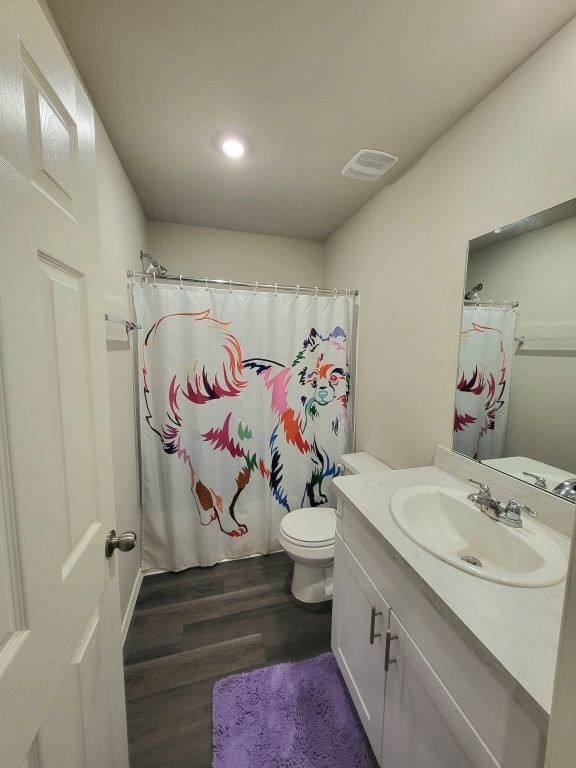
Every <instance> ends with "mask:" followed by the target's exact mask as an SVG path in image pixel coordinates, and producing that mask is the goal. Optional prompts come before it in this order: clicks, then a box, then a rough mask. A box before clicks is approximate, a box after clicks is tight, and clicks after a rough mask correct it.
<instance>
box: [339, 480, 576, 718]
mask: <svg viewBox="0 0 576 768" xmlns="http://www.w3.org/2000/svg"><path fill="white" fill-rule="evenodd" d="M414 485H436V486H441V487H446V488H455V489H460V490H472V487H471V486H470V485H469V484H468V483H464V482H462V481H461V480H458V479H457V478H455V477H453V476H452V475H449V474H448V473H446V472H444V471H442V470H441V469H438V468H437V467H421V468H416V469H403V470H392V471H389V472H378V473H374V474H367V475H349V476H346V477H339V478H337V479H336V480H335V481H334V486H335V487H336V489H337V493H338V495H339V496H341V497H342V499H343V501H344V502H345V503H346V505H347V506H351V507H353V508H354V509H355V510H356V511H357V512H358V513H360V514H361V515H363V516H364V518H365V519H366V520H367V521H368V522H369V523H370V524H371V526H372V527H373V528H374V529H375V531H376V532H377V533H378V534H379V535H380V536H381V537H383V539H384V541H383V545H386V544H387V545H389V546H392V547H393V549H394V550H395V554H396V555H397V556H399V559H400V563H401V564H402V565H403V566H404V567H405V568H408V569H410V570H412V571H414V572H415V573H416V574H417V575H418V576H420V579H421V580H422V581H423V582H424V585H423V587H424V588H428V589H430V590H431V591H432V592H433V593H434V598H435V599H439V600H440V601H441V603H442V604H443V607H445V608H446V609H447V610H444V611H443V614H444V615H445V617H447V618H448V620H449V619H450V617H451V616H453V617H454V618H455V621H454V626H455V627H456V628H457V629H458V628H459V627H460V623H462V624H464V625H465V626H466V627H467V628H468V630H470V631H471V632H472V634H473V635H474V636H475V637H476V638H477V639H478V641H479V642H480V643H481V646H482V650H485V651H487V652H488V654H489V656H490V657H491V659H490V660H491V661H492V662H496V664H497V665H501V666H502V667H504V669H505V670H506V671H507V672H508V673H509V675H511V676H512V678H513V679H514V680H515V681H516V682H517V683H518V684H519V685H520V686H521V688H522V689H523V691H524V692H525V693H526V694H527V696H529V697H530V699H531V700H532V702H535V703H536V704H537V705H538V708H541V710H543V711H544V713H546V714H547V715H549V714H550V708H551V705H552V692H553V687H554V672H555V666H556V656H557V653H558V641H559V636H560V624H561V620H562V607H563V601H564V590H565V585H566V582H565V581H563V582H561V583H560V584H556V585H554V586H552V587H539V588H527V587H511V586H507V585H503V584H497V583H495V582H491V581H487V580H485V579H480V578H477V577H476V576H473V575H471V574H469V573H466V572H465V571H461V570H460V569H458V568H455V567H453V566H451V565H449V564H448V563H445V562H443V561H442V560H439V559H438V558H436V557H434V555H431V554H429V553H428V552H426V551H425V550H424V549H422V548H421V547H419V546H418V545H417V544H416V543H415V542H413V541H412V540H411V539H410V538H408V536H407V535H406V534H405V533H404V532H403V531H402V530H401V529H400V528H399V527H398V525H397V524H396V522H395V521H394V519H393V518H392V515H391V513H390V498H391V497H392V496H393V495H394V494H395V493H396V491H398V490H400V489H401V488H407V487H409V486H414ZM480 514H481V513H480ZM547 531H548V532H549V533H550V534H551V535H552V536H554V538H555V539H556V540H557V541H558V543H559V545H560V546H561V547H562V549H564V550H565V551H566V553H568V551H569V547H570V541H569V539H568V538H567V537H565V536H562V535H560V534H558V533H556V532H555V531H553V530H552V529H550V528H547ZM396 560H397V561H398V557H396Z"/></svg>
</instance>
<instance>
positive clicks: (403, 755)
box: [379, 612, 499, 768]
mask: <svg viewBox="0 0 576 768" xmlns="http://www.w3.org/2000/svg"><path fill="white" fill-rule="evenodd" d="M389 631H390V635H391V637H392V638H393V639H392V641H391V643H390V661H389V665H388V673H387V675H386V696H385V706H384V731H383V735H382V749H381V751H380V753H379V754H380V755H381V759H380V764H381V765H382V766H386V768H498V766H499V763H498V762H497V761H496V759H495V758H494V756H493V755H492V753H491V752H490V750H489V749H488V747H487V746H486V745H485V744H484V742H483V741H482V739H481V738H480V736H479V735H478V733H477V732H476V730H475V728H474V727H473V725H472V724H471V723H470V721H469V720H468V718H467V717H466V716H465V715H464V713H463V712H462V710H461V709H460V707H459V706H458V704H457V703H456V702H455V701H454V699H453V697H452V696H451V694H450V692H449V691H448V689H447V688H446V686H445V685H444V684H443V683H442V681H441V680H440V678H439V677H438V675H437V674H436V673H435V672H434V670H433V669H432V667H431V666H430V664H429V663H428V661H427V660H426V658H425V657H424V655H423V653H422V652H421V651H420V650H419V648H418V647H417V646H416V644H415V643H414V641H413V640H412V638H411V637H410V635H409V634H408V633H407V632H406V630H405V629H404V627H403V626H402V624H401V623H400V621H399V620H398V618H397V617H396V615H395V614H394V612H392V613H391V615H390V630H389Z"/></svg>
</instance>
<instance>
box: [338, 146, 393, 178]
mask: <svg viewBox="0 0 576 768" xmlns="http://www.w3.org/2000/svg"><path fill="white" fill-rule="evenodd" d="M397 160H398V158H397V157H396V155H390V154H388V152H381V151H380V150H379V149H361V150H360V151H359V152H356V154H355V155H354V157H353V158H352V159H351V160H348V162H347V163H346V165H345V166H344V168H342V170H341V171H340V173H341V175H342V176H347V177H348V178H349V179H357V180H358V181H378V179H379V178H380V177H381V176H383V175H384V174H385V173H386V171H388V170H390V168H392V166H393V165H394V163H395V162H396V161H397Z"/></svg>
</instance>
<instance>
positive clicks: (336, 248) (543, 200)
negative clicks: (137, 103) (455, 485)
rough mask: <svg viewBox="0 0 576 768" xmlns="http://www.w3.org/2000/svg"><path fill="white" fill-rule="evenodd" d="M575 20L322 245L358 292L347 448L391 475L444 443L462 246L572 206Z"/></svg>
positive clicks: (330, 275)
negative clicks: (353, 418)
mask: <svg viewBox="0 0 576 768" xmlns="http://www.w3.org/2000/svg"><path fill="white" fill-rule="evenodd" d="M575 70H576V21H572V22H570V23H569V24H568V25H567V26H566V27H565V28H564V29H563V30H561V31H560V32H559V33H558V34H557V35H555V36H554V37H553V38H552V39H551V40H550V41H549V42H548V43H547V44H546V45H545V46H543V47H542V48H541V49H540V50H539V51H538V52H537V53H536V54H535V55H534V56H532V57H531V58H530V59H529V60H528V61H527V62H526V63H525V64H524V65H522V66H521V67H520V68H519V69H518V70H516V72H515V73H513V74H512V75H511V76H510V77H509V78H508V79H507V80H506V81H505V82H504V83H503V84H502V85H501V86H500V87H498V88H497V89H496V90H495V91H493V92H492V93H491V94H490V95H489V96H488V97H487V98H486V99H485V100H484V101H482V102H481V103H480V104H479V105H478V106H477V107H476V108H475V109H474V110H473V111H472V112H470V113H469V114H468V115H467V116H466V117H465V118H464V119H463V120H462V121H460V122H459V123H458V124H457V125H456V126H455V127H454V128H452V129H451V130H450V131H449V132H448V133H447V134H445V135H444V137H443V138H442V139H440V141H438V142H437V143H436V144H435V145H434V146H433V147H431V148H430V150H429V151H428V152H427V153H426V154H425V155H424V157H423V158H422V159H421V160H420V161H419V163H418V164H417V165H416V166H415V167H414V168H413V169H412V170H411V171H410V172H409V173H407V174H406V175H405V176H404V177H403V178H402V179H400V180H399V181H398V182H396V183H395V184H393V185H392V186H390V187H387V188H385V189H384V190H382V192H380V193H379V194H378V195H376V197H374V198H373V199H372V200H371V201H370V202H369V203H368V204H367V205H365V206H364V207H363V208H362V209H361V210H360V211H359V212H358V213H357V214H355V215H354V216H353V217H352V218H351V219H350V220H349V221H348V222H347V223H346V224H344V225H343V226H342V227H341V228H340V229H339V230H338V231H337V232H336V233H335V234H334V235H332V237H330V238H329V240H328V241H327V244H326V256H327V280H328V283H330V284H332V283H335V284H336V283H337V284H340V285H352V284H353V285H354V286H355V287H358V288H359V289H360V292H361V319H360V347H359V353H360V359H359V369H358V422H357V435H358V448H359V449H360V450H366V451H370V452H371V453H373V454H375V455H376V456H378V457H379V458H381V459H382V460H383V461H385V462H387V463H388V464H390V465H391V466H394V467H409V466H416V465H424V464H429V463H430V462H431V459H432V453H433V447H434V444H435V443H436V442H441V443H443V444H444V445H451V440H452V418H453V402H454V382H455V376H456V365H457V356H458V330H459V327H460V309H461V302H462V290H463V284H464V272H465V263H466V248H467V243H468V240H469V239H471V238H473V237H476V236H478V235H481V234H483V233H485V232H487V231H489V230H491V229H493V228H494V226H496V225H498V224H505V223H507V222H511V221H515V220H517V219H519V218H523V217H525V216H528V215H530V214H532V213H534V212H536V211H540V210H542V209H544V208H548V207H550V206H552V205H555V204H557V203H560V202H563V201H565V200H567V199H570V198H572V197H574V195H575V194H576V141H575V139H574V125H575V124H576V95H575V92H574V89H573V87H572V81H571V78H570V77H569V73H571V72H574V71H575Z"/></svg>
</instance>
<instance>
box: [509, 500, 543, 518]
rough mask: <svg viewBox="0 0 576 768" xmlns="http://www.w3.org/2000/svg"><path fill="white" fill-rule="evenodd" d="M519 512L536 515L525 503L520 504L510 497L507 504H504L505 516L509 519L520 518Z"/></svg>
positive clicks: (531, 515)
mask: <svg viewBox="0 0 576 768" xmlns="http://www.w3.org/2000/svg"><path fill="white" fill-rule="evenodd" d="M521 512H524V513H525V514H526V515H530V517H536V514H537V513H536V512H534V510H533V509H530V507H527V506H526V504H521V503H520V502H519V501H518V499H510V501H509V502H508V504H506V510H505V514H506V517H507V518H508V519H509V520H520V519H521Z"/></svg>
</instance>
